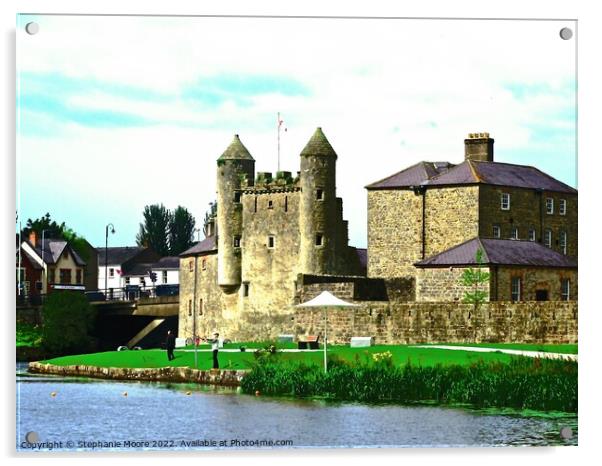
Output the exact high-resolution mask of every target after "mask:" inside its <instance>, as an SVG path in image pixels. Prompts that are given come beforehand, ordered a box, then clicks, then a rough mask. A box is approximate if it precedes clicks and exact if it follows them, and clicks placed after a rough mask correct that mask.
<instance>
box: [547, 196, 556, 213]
mask: <svg viewBox="0 0 602 466" xmlns="http://www.w3.org/2000/svg"><path fill="white" fill-rule="evenodd" d="M546 214H548V215H553V214H554V198H553V197H546Z"/></svg>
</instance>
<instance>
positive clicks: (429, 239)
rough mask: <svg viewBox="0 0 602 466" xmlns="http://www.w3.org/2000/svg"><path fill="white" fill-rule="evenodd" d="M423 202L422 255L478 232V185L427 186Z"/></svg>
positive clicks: (449, 245) (439, 249) (473, 235)
mask: <svg viewBox="0 0 602 466" xmlns="http://www.w3.org/2000/svg"><path fill="white" fill-rule="evenodd" d="M425 202H426V220H425V226H426V231H425V257H430V256H434V255H435V254H439V253H440V252H443V251H445V250H447V249H449V248H451V247H452V246H456V245H458V244H460V243H463V242H464V241H468V240H469V239H472V238H474V237H476V236H477V235H478V232H479V187H478V186H458V187H437V188H436V189H435V188H429V189H427V190H426V193H425Z"/></svg>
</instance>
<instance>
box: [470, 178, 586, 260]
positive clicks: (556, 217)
mask: <svg viewBox="0 0 602 466" xmlns="http://www.w3.org/2000/svg"><path fill="white" fill-rule="evenodd" d="M502 193H508V194H510V210H502V209H501V195H502ZM548 197H550V198H552V199H554V213H553V214H547V213H546V210H545V209H546V205H545V202H546V198H548ZM560 199H565V200H566V204H567V206H566V214H565V215H560V214H559V206H560ZM494 225H498V226H499V227H500V229H501V237H502V239H508V238H510V237H511V230H512V228H513V227H516V228H518V236H519V239H524V240H527V239H529V230H530V229H534V230H535V232H536V234H535V237H536V241H538V242H540V243H542V244H543V230H545V229H550V230H552V249H554V251H558V252H562V250H561V248H560V241H559V238H560V231H565V232H566V233H567V255H569V256H577V195H576V194H567V193H551V192H547V191H544V192H542V193H538V192H536V191H535V190H532V189H523V188H507V187H500V186H489V185H483V186H481V188H480V192H479V231H480V236H481V237H483V238H491V237H493V226H494ZM542 229H543V230H542Z"/></svg>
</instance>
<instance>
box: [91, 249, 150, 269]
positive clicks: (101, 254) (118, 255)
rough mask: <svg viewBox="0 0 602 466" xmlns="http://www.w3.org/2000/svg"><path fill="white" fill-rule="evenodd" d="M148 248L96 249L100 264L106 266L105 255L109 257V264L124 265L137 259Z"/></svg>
mask: <svg viewBox="0 0 602 466" xmlns="http://www.w3.org/2000/svg"><path fill="white" fill-rule="evenodd" d="M145 249H146V248H144V247H142V246H125V247H111V248H96V250H97V251H98V264H99V265H104V263H105V255H107V264H113V265H114V264H123V263H124V262H127V261H128V260H130V259H132V258H133V257H136V256H137V255H138V254H140V253H141V252H142V251H144V250H145Z"/></svg>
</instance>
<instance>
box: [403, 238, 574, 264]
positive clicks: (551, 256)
mask: <svg viewBox="0 0 602 466" xmlns="http://www.w3.org/2000/svg"><path fill="white" fill-rule="evenodd" d="M479 248H480V249H482V250H483V265H522V266H528V267H567V268H577V259H575V258H574V257H570V256H565V255H564V254H560V253H559V252H556V251H554V250H552V249H550V248H547V247H545V246H543V245H542V244H540V243H536V242H534V241H524V240H523V241H521V240H512V239H493V238H473V239H471V240H469V241H466V242H464V243H461V244H458V245H456V246H453V247H451V248H449V249H447V250H446V251H443V252H442V253H440V254H436V255H434V256H432V257H429V258H427V259H424V260H422V261H420V262H417V263H415V264H414V265H415V266H416V267H449V266H474V265H477V261H476V253H477V250H478V249H479Z"/></svg>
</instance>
